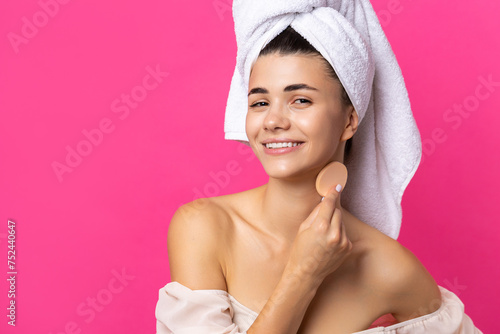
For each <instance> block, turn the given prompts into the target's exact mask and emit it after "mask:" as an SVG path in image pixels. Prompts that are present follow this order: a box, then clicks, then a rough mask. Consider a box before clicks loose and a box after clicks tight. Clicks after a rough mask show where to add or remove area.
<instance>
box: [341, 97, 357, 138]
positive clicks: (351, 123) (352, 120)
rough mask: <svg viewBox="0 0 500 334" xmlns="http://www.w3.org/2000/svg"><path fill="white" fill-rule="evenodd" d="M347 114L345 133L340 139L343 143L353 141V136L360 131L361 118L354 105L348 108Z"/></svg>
mask: <svg viewBox="0 0 500 334" xmlns="http://www.w3.org/2000/svg"><path fill="white" fill-rule="evenodd" d="M346 113H347V119H346V125H345V128H344V132H343V133H342V137H341V138H340V140H341V141H347V140H349V139H351V138H352V136H354V134H355V133H356V131H357V130H358V124H359V117H358V113H357V112H356V110H355V109H354V106H353V105H350V106H348V107H347V110H346Z"/></svg>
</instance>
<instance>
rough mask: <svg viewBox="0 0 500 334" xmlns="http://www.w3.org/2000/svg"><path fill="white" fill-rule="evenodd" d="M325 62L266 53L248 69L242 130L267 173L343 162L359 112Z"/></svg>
mask: <svg viewBox="0 0 500 334" xmlns="http://www.w3.org/2000/svg"><path fill="white" fill-rule="evenodd" d="M323 62H324V60H322V59H321V58H320V57H318V56H313V55H301V54H296V55H287V56H282V55H279V54H270V55H266V56H261V57H259V58H258V59H257V61H256V63H255V64H254V66H253V68H252V72H251V74H250V81H249V90H248V92H249V94H248V113H247V118H246V133H247V136H248V139H249V142H250V145H251V147H252V149H253V151H254V152H255V154H256V155H257V157H258V158H259V160H260V162H261V163H262V166H263V167H264V169H265V171H266V173H267V174H268V175H269V176H270V177H277V178H284V177H287V178H296V177H300V176H301V175H304V173H306V174H310V175H316V174H317V173H318V172H319V170H321V168H323V167H324V166H325V165H326V164H327V163H329V162H331V161H334V160H336V161H343V148H344V144H345V141H346V140H347V139H349V138H350V137H352V135H353V134H354V132H355V129H356V127H357V116H356V113H355V112H353V108H352V106H349V107H346V106H344V105H343V103H342V97H341V86H340V83H339V82H338V81H336V80H334V79H333V78H331V77H330V76H329V75H328V73H327V70H326V67H325V64H324V63H323ZM354 123H355V124H354ZM278 143H279V144H278ZM266 144H267V146H266ZM269 145H271V147H269ZM280 145H281V146H283V145H284V146H285V147H282V148H279V147H280ZM290 145H291V146H292V147H288V146H290ZM273 146H275V147H277V148H273Z"/></svg>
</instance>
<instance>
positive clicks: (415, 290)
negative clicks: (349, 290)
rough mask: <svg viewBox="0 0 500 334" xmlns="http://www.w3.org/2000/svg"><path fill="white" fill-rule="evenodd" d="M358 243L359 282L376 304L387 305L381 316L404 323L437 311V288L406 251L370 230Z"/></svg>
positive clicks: (409, 252) (438, 303) (414, 257)
mask: <svg viewBox="0 0 500 334" xmlns="http://www.w3.org/2000/svg"><path fill="white" fill-rule="evenodd" d="M366 237H368V238H366ZM362 244H363V248H364V256H363V260H362V261H361V266H362V268H363V269H362V272H363V276H364V277H363V282H365V283H364V285H365V286H369V288H370V290H371V291H373V292H374V296H376V298H377V301H376V302H377V303H379V305H386V306H387V309H386V310H383V313H392V314H393V315H394V317H395V318H396V319H397V320H398V321H404V320H408V319H410V318H415V317H418V316H421V315H424V314H428V313H431V312H433V311H435V310H437V309H438V308H439V306H440V300H441V295H440V292H439V288H438V286H437V284H436V282H435V281H434V279H433V278H432V276H431V275H430V274H429V272H428V271H427V269H426V268H425V267H424V266H423V265H422V263H421V262H420V261H419V260H418V258H417V257H416V256H415V255H414V254H413V253H412V252H411V251H410V250H408V249H407V248H406V247H404V246H403V245H401V244H400V243H399V242H398V241H397V240H394V239H392V238H390V237H388V236H386V235H384V234H383V233H381V232H379V231H378V230H375V229H373V228H371V227H370V230H369V231H368V232H367V235H366V236H365V240H364V241H363V242H362Z"/></svg>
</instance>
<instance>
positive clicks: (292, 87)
mask: <svg viewBox="0 0 500 334" xmlns="http://www.w3.org/2000/svg"><path fill="white" fill-rule="evenodd" d="M299 89H309V90H318V89H316V88H314V87H311V86H308V85H306V84H295V85H289V86H286V87H285V89H284V90H283V91H285V92H292V91H294V90H299Z"/></svg>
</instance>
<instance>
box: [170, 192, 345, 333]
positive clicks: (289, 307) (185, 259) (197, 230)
mask: <svg viewBox="0 0 500 334" xmlns="http://www.w3.org/2000/svg"><path fill="white" fill-rule="evenodd" d="M338 197H339V193H338V192H337V191H335V190H334V189H332V190H331V191H330V192H329V193H328V194H327V195H326V196H325V198H324V200H323V201H322V202H321V203H320V204H318V206H317V207H316V208H315V209H314V210H313V211H312V213H311V214H310V216H309V217H308V218H307V219H306V220H305V221H304V222H303V223H302V225H301V227H300V229H299V231H298V233H297V237H296V239H295V241H294V243H293V246H292V250H291V253H290V258H289V260H288V263H287V265H286V267H285V270H284V272H283V275H282V277H281V279H280V281H279V283H278V284H277V286H276V288H275V290H274V291H273V293H272V295H271V297H270V298H269V300H268V301H267V303H266V304H265V305H264V307H263V309H262V311H261V312H260V314H259V315H258V317H257V319H256V320H255V322H254V323H253V324H252V326H251V327H250V328H249V329H248V331H247V333H248V334H261V333H262V334H263V333H266V334H272V333H275V334H278V333H279V334H285V333H286V334H290V333H296V332H297V331H298V329H299V327H300V324H301V322H302V319H303V317H304V314H305V312H306V310H307V307H308V306H309V304H310V302H311V300H312V299H313V297H314V295H315V293H316V291H317V289H318V287H319V285H320V284H321V282H322V281H323V279H324V278H325V277H326V276H327V275H328V274H330V273H331V272H333V271H335V270H336V269H337V268H338V267H339V266H340V264H341V263H342V262H343V261H344V259H345V258H346V257H347V255H348V254H349V253H350V251H351V248H352V245H351V243H350V241H349V240H348V239H347V236H346V233H345V229H344V227H343V223H342V216H341V211H340V210H337V209H335V203H336V202H337V200H338ZM210 211H212V209H211V208H208V207H207V208H205V209H203V210H200V209H196V208H195V205H193V204H191V203H190V204H187V205H184V206H183V207H181V208H180V209H179V210H178V211H177V212H176V214H175V215H174V217H173V218H172V221H171V223H170V227H169V233H168V254H169V262H170V272H171V279H172V281H177V282H179V283H181V284H183V285H185V286H187V287H189V288H191V289H193V290H196V289H221V290H226V291H227V286H226V281H225V278H224V272H223V270H222V266H221V263H223V262H222V261H221V255H222V252H221V250H220V245H223V244H224V243H223V238H224V232H223V231H224V230H227V227H228V226H224V224H228V223H229V221H227V220H226V219H225V218H224V217H221V215H220V214H217V213H214V211H212V212H210ZM225 228H226V229H225Z"/></svg>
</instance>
